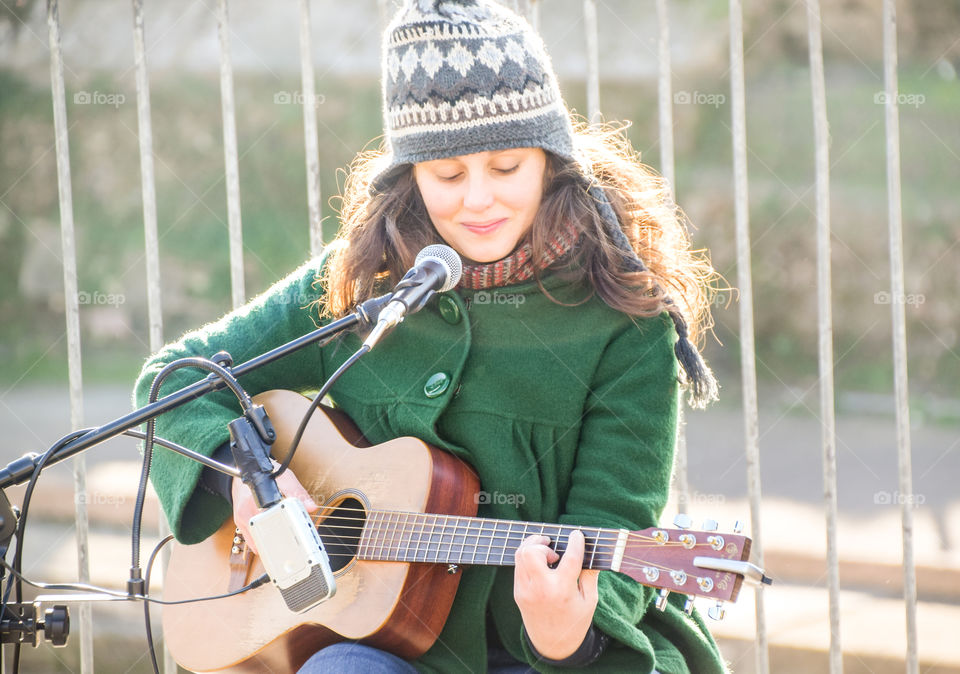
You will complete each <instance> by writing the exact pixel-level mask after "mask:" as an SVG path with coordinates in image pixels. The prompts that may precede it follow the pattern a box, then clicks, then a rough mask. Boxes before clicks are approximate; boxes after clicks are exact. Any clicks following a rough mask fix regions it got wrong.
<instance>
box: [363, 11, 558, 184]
mask: <svg viewBox="0 0 960 674" xmlns="http://www.w3.org/2000/svg"><path fill="white" fill-rule="evenodd" d="M382 77H383V82H382V85H383V112H384V130H385V133H386V140H387V144H388V148H389V157H388V164H387V165H386V166H385V167H384V169H383V170H382V171H381V172H380V174H379V175H378V177H377V179H376V180H375V181H374V184H375V185H378V184H383V182H384V181H388V180H389V178H390V177H391V176H392V175H393V174H394V173H395V172H396V169H398V168H399V167H401V166H403V165H405V164H414V163H417V162H421V161H429V160H432V159H443V158H445V157H455V156H458V155H464V154H472V153H475V152H484V151H487V150H506V149H510V148H515V147H539V148H542V149H544V150H549V151H550V152H553V153H554V154H557V155H560V156H561V157H566V158H573V156H574V150H573V131H572V128H571V124H570V117H569V115H568V113H567V109H566V107H565V106H564V104H563V100H562V99H561V98H560V89H559V87H558V86H557V78H556V75H555V74H554V72H553V67H552V66H551V64H550V57H549V56H547V52H546V49H545V48H544V46H543V41H542V40H541V39H540V37H539V36H538V35H537V34H536V33H535V32H534V30H533V29H532V28H531V27H530V24H529V23H527V22H526V20H524V19H523V18H522V17H520V16H518V15H516V14H515V13H513V12H511V11H510V10H508V9H507V8H505V7H503V6H501V5H499V4H497V3H496V2H494V1H493V0H407V2H406V4H405V6H404V7H403V8H402V9H401V10H400V11H399V12H398V13H397V15H396V16H395V17H394V19H393V21H392V22H391V23H390V26H389V27H388V28H387V30H386V33H385V36H384V44H383V76H382Z"/></svg>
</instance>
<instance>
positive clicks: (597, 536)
mask: <svg viewBox="0 0 960 674" xmlns="http://www.w3.org/2000/svg"><path fill="white" fill-rule="evenodd" d="M594 531H595V532H596V533H595V534H594V535H593V546H592V547H591V548H590V563H589V564H588V565H587V568H588V569H592V568H593V562H594V558H595V557H596V554H597V546H598V545H599V544H600V529H599V528H597V529H594Z"/></svg>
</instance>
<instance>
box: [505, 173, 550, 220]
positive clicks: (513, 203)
mask: <svg viewBox="0 0 960 674" xmlns="http://www.w3.org/2000/svg"><path fill="white" fill-rule="evenodd" d="M500 198H501V200H502V201H503V203H505V204H507V205H508V206H509V207H510V208H511V209H513V210H515V211H517V212H520V213H535V212H536V210H537V208H539V207H540V200H541V185H540V184H539V183H538V184H536V185H531V182H521V181H518V182H517V183H515V184H511V185H510V187H509V188H508V189H507V190H504V191H503V192H501V196H500Z"/></svg>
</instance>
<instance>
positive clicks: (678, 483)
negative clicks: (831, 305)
mask: <svg viewBox="0 0 960 674" xmlns="http://www.w3.org/2000/svg"><path fill="white" fill-rule="evenodd" d="M657 24H658V31H657V33H658V38H657V47H658V55H659V64H658V78H657V102H658V109H659V116H660V172H661V174H662V175H663V179H664V181H665V182H666V189H667V196H668V198H669V199H670V207H671V209H672V208H674V205H675V204H676V176H675V174H674V163H673V85H672V82H671V77H670V72H671V70H670V17H669V15H668V12H667V2H666V0H657ZM687 474H688V470H687V423H686V419H685V404H684V402H683V397H682V396H681V399H680V404H679V408H678V409H677V451H676V453H675V455H674V460H673V490H674V494H675V495H676V498H677V512H685V511H686V509H687V508H688V506H689V504H690V481H689V479H688V475H687Z"/></svg>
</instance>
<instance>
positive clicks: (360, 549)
mask: <svg viewBox="0 0 960 674" xmlns="http://www.w3.org/2000/svg"><path fill="white" fill-rule="evenodd" d="M368 527H370V518H369V517H368V518H367V519H366V521H365V522H364V523H363V526H362V527H361V528H360V545H358V546H357V558H358V559H366V558H367V553H368V550H367V547H368V544H369V542H370V539H369V529H368Z"/></svg>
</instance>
